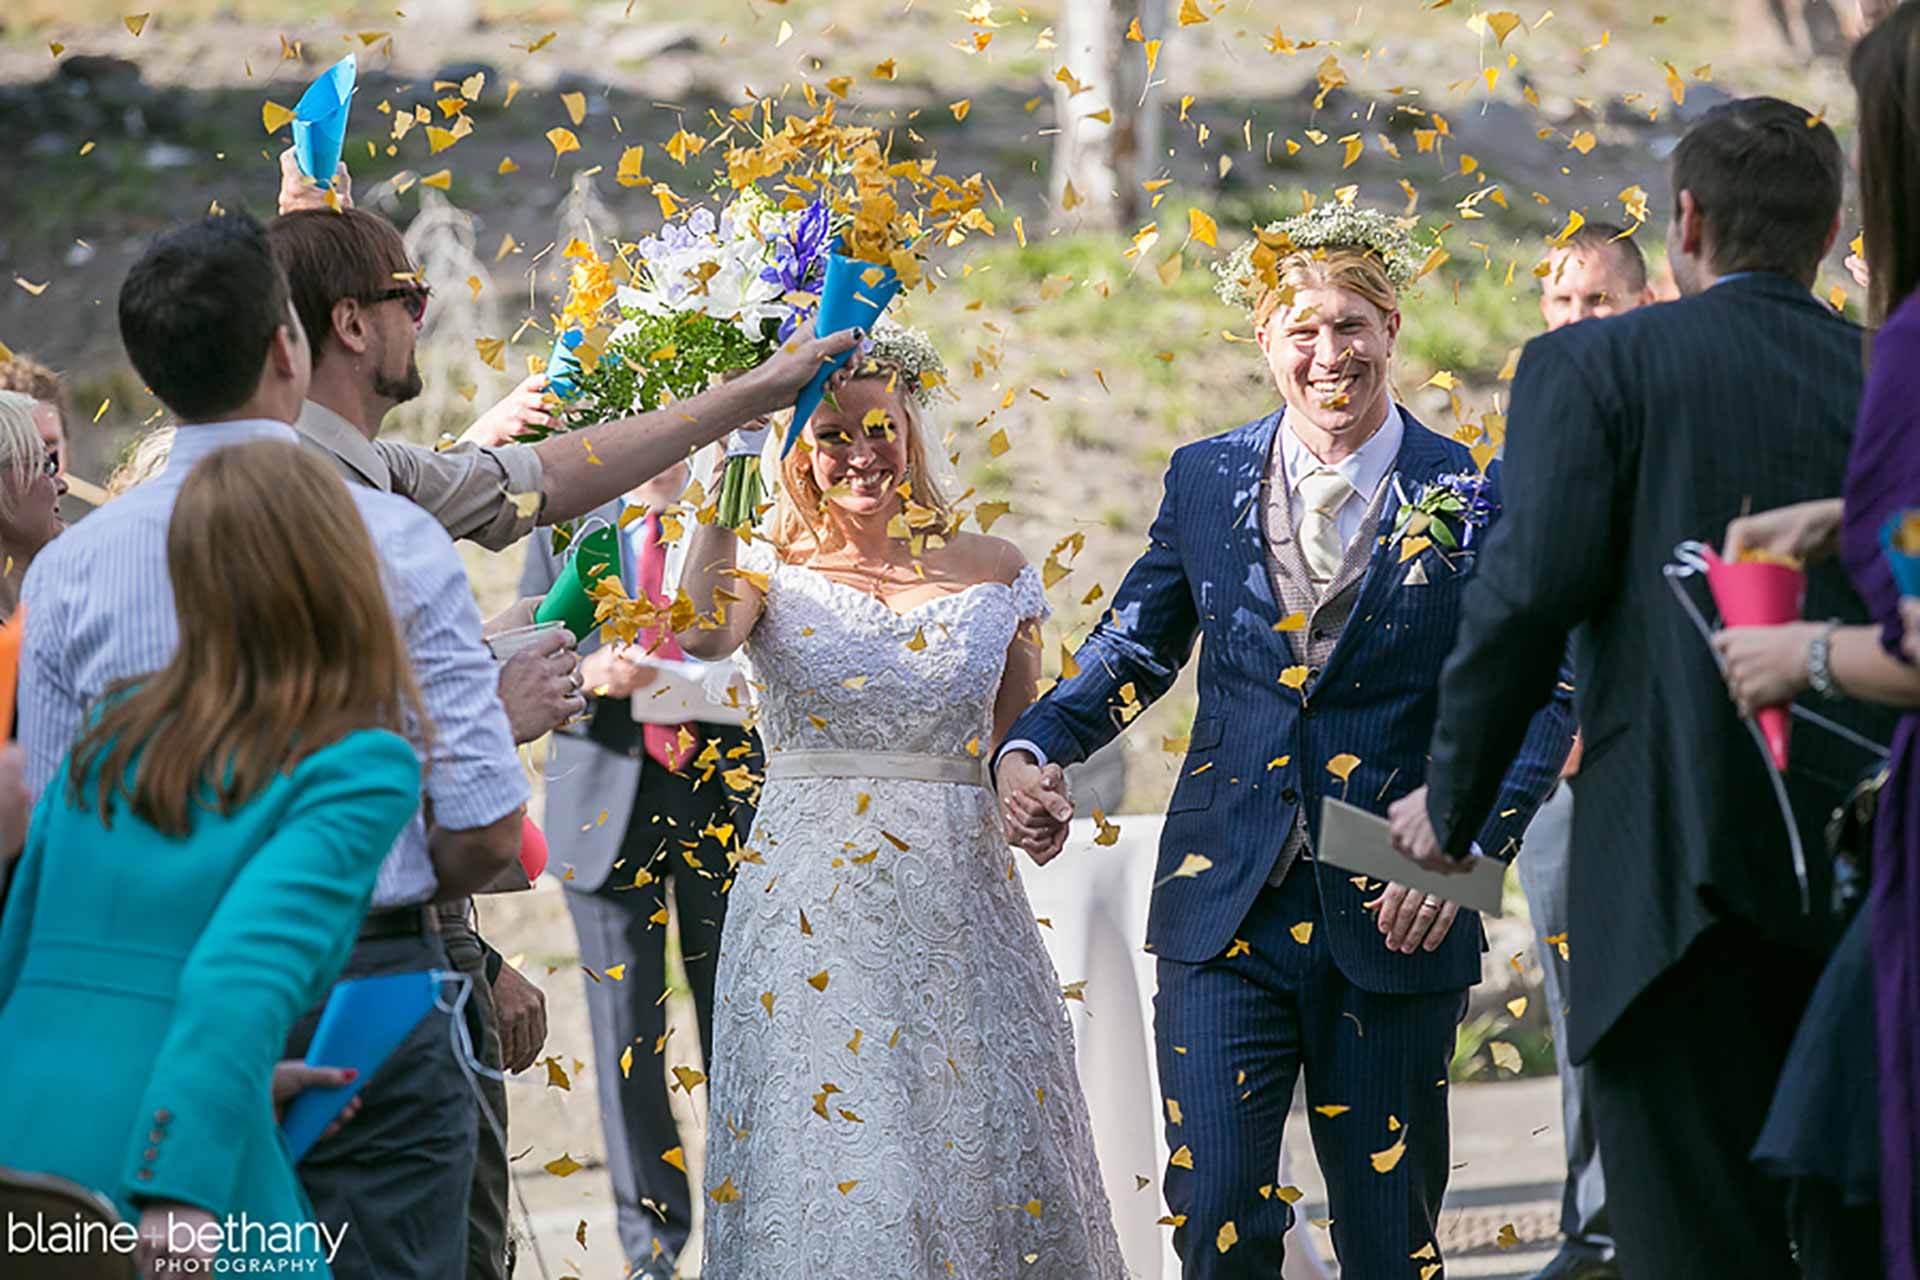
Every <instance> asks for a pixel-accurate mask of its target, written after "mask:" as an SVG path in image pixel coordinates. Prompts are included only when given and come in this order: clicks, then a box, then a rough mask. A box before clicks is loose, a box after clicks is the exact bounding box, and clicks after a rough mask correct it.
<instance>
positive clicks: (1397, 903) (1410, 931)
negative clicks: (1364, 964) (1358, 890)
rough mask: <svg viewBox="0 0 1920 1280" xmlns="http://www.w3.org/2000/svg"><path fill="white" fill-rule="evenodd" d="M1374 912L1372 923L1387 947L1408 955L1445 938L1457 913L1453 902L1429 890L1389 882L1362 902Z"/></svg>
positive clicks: (1433, 945)
mask: <svg viewBox="0 0 1920 1280" xmlns="http://www.w3.org/2000/svg"><path fill="white" fill-rule="evenodd" d="M1366 905H1367V910H1369V911H1377V912H1379V915H1378V916H1376V917H1375V923H1377V924H1378V925H1379V926H1380V932H1381V933H1382V934H1383V935H1384V936H1385V937H1386V940H1387V950H1389V951H1398V952H1399V953H1400V954H1401V955H1403V956H1410V955H1412V954H1413V953H1414V952H1415V951H1417V950H1419V949H1420V948H1421V947H1425V948H1426V949H1427V950H1429V951H1433V950H1435V949H1437V948H1438V947H1439V946H1440V944H1441V943H1442V942H1445V941H1446V938H1447V932H1448V930H1450V929H1452V928H1453V918H1454V917H1455V916H1457V915H1459V914H1460V908H1459V906H1457V905H1456V904H1454V903H1451V902H1443V901H1441V900H1440V899H1439V898H1436V897H1434V896H1433V895H1432V894H1430V893H1422V892H1420V891H1419V890H1418V889H1409V888H1407V887H1406V886H1405V885H1403V884H1390V885H1388V886H1387V887H1386V890H1385V891H1384V892H1383V893H1381V895H1380V896H1379V897H1377V898H1375V899H1374V900H1373V901H1372V902H1369V903H1367V904H1366Z"/></svg>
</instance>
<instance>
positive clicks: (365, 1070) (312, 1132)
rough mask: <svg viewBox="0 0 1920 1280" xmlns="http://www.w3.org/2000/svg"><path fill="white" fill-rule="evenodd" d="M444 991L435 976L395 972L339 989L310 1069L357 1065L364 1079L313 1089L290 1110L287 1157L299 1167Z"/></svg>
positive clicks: (316, 1036)
mask: <svg viewBox="0 0 1920 1280" xmlns="http://www.w3.org/2000/svg"><path fill="white" fill-rule="evenodd" d="M438 987H439V983H438V981H437V980H436V979H435V978H434V976H433V974H432V973H431V972H430V971H428V970H425V969H422V970H421V971H420V972H418V973H394V974H386V975H383V976H381V977H377V978H351V979H348V980H347V981H345V982H342V983H340V984H339V985H337V986H335V987H334V989H333V994H332V995H331V996H330V997H328V999H327V1007H326V1008H325V1009H323V1010H321V1012H320V1025H319V1026H318V1027H316V1028H314V1032H313V1041H312V1043H311V1044H309V1045H308V1046H307V1065H308V1066H313V1067H352V1068H354V1069H356V1070H358V1071H359V1073H360V1075H359V1077H358V1078H357V1079H356V1080H354V1082H353V1083H352V1084H346V1085H341V1086H340V1087H339V1088H337V1089H308V1090H307V1091H306V1092H305V1093H302V1094H300V1095H299V1096H298V1097H296V1098H295V1099H294V1100H293V1102H292V1103H291V1104H290V1105H289V1106H288V1107H287V1115H286V1119H285V1120H283V1121H281V1124H280V1130H281V1133H282V1135H283V1136H284V1137H285V1138H286V1143H287V1155H288V1156H289V1157H290V1158H291V1159H292V1160H293V1162H294V1163H295V1164H298V1163H299V1162H300V1160H301V1158H302V1157H304V1156H305V1155H306V1154H307V1152H308V1150H310V1149H311V1148H312V1146H313V1144H314V1143H316V1142H318V1141H319V1140H320V1135H321V1134H322V1133H324V1132H325V1131H326V1128H327V1126H328V1125H330V1124H332V1123H333V1122H334V1120H335V1119H336V1118H338V1116H339V1115H340V1113H341V1112H342V1111H344V1110H345V1109H346V1106H347V1103H349V1102H351V1101H352V1100H353V1097H354V1095H355V1094H357V1093H359V1092H360V1090H361V1089H362V1088H363V1087H365V1085H366V1083H367V1081H369V1080H371V1079H372V1078H373V1073H374V1072H376V1071H378V1070H379V1069H380V1064H381V1063H383V1062H385V1061H386V1060H387V1058H388V1057H389V1056H390V1055H391V1054H392V1053H393V1051H394V1050H395V1049H398V1048H399V1047H400V1044H401V1042H402V1041H404V1040H405V1039H406V1038H407V1037H408V1036H410V1035H412V1034H413V1029H414V1028H415V1027H417V1026H419V1025H420V1020H421V1019H422V1018H424V1017H426V1016H427V1014H428V1012H429V1011H431V1010H432V1008H433V1002H434V997H435V995H436V994H437V991H438Z"/></svg>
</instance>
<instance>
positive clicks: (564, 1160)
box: [542, 1154, 586, 1178]
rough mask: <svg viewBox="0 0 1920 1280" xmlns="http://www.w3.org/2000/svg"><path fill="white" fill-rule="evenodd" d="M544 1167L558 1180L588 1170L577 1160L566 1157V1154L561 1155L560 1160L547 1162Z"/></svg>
mask: <svg viewBox="0 0 1920 1280" xmlns="http://www.w3.org/2000/svg"><path fill="white" fill-rule="evenodd" d="M542 1167H543V1168H544V1169H546V1171H547V1172H548V1173H550V1174H552V1175H553V1176H554V1177H556V1178H567V1177H572V1176H573V1175H574V1174H576V1173H578V1172H580V1171H581V1170H582V1169H584V1168H586V1166H585V1165H583V1164H581V1163H580V1162H579V1161H578V1160H575V1159H574V1158H573V1157H572V1156H570V1155H565V1154H563V1155H561V1157H560V1158H559V1159H558V1160H549V1161H547V1163H546V1164H545V1165H543V1166H542Z"/></svg>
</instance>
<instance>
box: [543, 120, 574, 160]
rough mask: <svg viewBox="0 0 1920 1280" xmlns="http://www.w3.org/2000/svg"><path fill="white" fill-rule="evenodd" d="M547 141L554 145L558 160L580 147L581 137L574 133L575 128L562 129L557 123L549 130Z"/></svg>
mask: <svg viewBox="0 0 1920 1280" xmlns="http://www.w3.org/2000/svg"><path fill="white" fill-rule="evenodd" d="M547 141H548V142H549V143H550V144H552V146H553V155H554V158H555V159H556V160H557V159H559V158H560V157H561V156H563V155H565V154H567V152H569V151H578V150H579V149H580V139H578V138H576V137H575V136H574V135H573V130H571V129H562V128H560V127H559V126H557V125H556V126H555V127H554V128H551V129H549V130H547Z"/></svg>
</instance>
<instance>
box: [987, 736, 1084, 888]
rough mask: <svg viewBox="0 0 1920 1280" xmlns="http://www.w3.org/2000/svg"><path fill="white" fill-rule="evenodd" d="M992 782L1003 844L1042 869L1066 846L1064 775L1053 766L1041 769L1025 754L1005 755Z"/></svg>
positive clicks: (1069, 817)
mask: <svg viewBox="0 0 1920 1280" xmlns="http://www.w3.org/2000/svg"><path fill="white" fill-rule="evenodd" d="M994 780H995V784H996V787H997V789H998V791H999V793H1000V807H1001V812H1002V814H1003V816H1004V820H1005V823H1006V828H1007V843H1009V844H1012V845H1016V846H1018V847H1019V848H1022V849H1025V850H1026V851H1027V854H1028V856H1029V857H1031V858H1032V859H1033V861H1034V865H1036V866H1042V867H1044V866H1045V865H1046V864H1047V863H1049V862H1051V861H1053V859H1054V856H1055V855H1057V854H1058V853H1059V852H1060V849H1061V847H1062V846H1063V845H1065V844H1066V842H1067V830H1068V827H1069V825H1070V824H1071V823H1072V821H1073V801H1072V800H1071V799H1070V798H1069V797H1068V795H1067V775H1066V773H1065V772H1064V771H1062V769H1061V768H1060V766H1059V765H1057V764H1050V765H1047V766H1045V767H1044V768H1043V767H1041V765H1040V764H1039V763H1038V762H1037V761H1036V760H1034V758H1033V757H1032V756H1031V755H1029V754H1028V753H1026V752H1025V751H1009V752H1007V753H1006V754H1005V755H1003V756H1001V757H1000V763H999V764H998V765H997V766H995V768H994Z"/></svg>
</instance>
